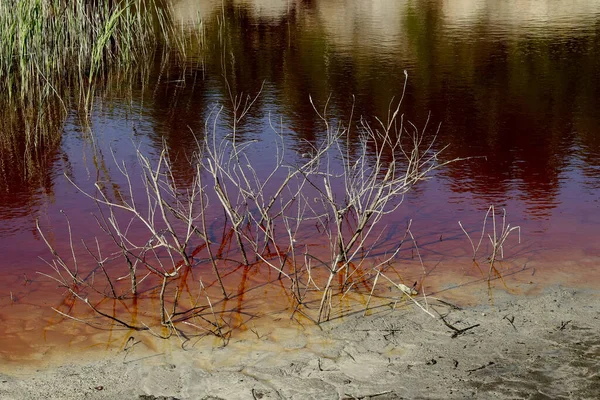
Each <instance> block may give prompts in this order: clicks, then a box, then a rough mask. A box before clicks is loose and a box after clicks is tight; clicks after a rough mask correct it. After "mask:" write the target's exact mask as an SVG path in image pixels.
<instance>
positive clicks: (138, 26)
mask: <svg viewBox="0 0 600 400" xmlns="http://www.w3.org/2000/svg"><path fill="white" fill-rule="evenodd" d="M155 10H156V6H155V5H154V2H153V1H152V0H127V1H109V0H107V1H88V0H73V1H66V0H5V1H2V2H1V3H0V90H2V91H3V92H5V93H7V94H8V97H9V98H11V99H12V98H17V99H19V100H21V101H27V100H30V99H36V100H39V99H41V98H43V97H44V96H46V95H47V94H49V93H54V94H60V93H62V91H61V89H62V88H63V87H65V86H69V85H73V84H78V83H85V84H89V83H90V80H91V79H93V78H94V77H95V76H97V75H99V74H100V73H102V72H103V71H106V70H107V69H108V68H111V67H113V66H118V67H119V68H128V67H130V66H131V65H134V64H135V63H138V62H140V61H141V60H144V59H147V58H148V57H149V56H150V55H151V54H152V52H153V51H154V46H153V45H152V44H153V43H155V42H156V39H157V36H158V35H157V33H158V32H159V31H158V30H157V26H156V24H155V19H156V18H155V17H153V16H155V15H156V11H155ZM30 101H31V100H30Z"/></svg>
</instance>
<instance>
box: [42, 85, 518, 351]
mask: <svg viewBox="0 0 600 400" xmlns="http://www.w3.org/2000/svg"><path fill="white" fill-rule="evenodd" d="M257 98H258V95H256V96H255V97H245V98H244V97H238V96H233V95H232V96H231V103H232V107H231V111H232V113H231V114H230V116H229V119H228V121H229V127H228V128H227V129H226V130H225V131H224V129H223V124H222V122H223V119H224V117H223V115H222V114H223V108H222V107H218V108H215V110H214V112H213V113H212V114H211V115H210V117H209V118H208V119H207V122H206V125H205V131H204V132H203V133H202V134H203V135H202V136H201V137H200V136H198V137H197V142H196V143H197V152H196V155H195V156H194V157H192V158H191V159H190V160H189V162H190V165H191V167H192V169H193V171H195V174H194V178H193V181H192V183H191V184H190V185H187V186H186V187H180V186H179V185H177V180H176V179H175V176H174V172H173V168H172V160H171V157H170V155H169V152H168V151H167V147H166V145H165V146H164V150H163V151H162V152H161V153H160V155H159V156H158V157H157V159H155V160H151V159H150V158H149V157H148V156H145V155H143V154H142V152H141V151H139V150H138V151H137V157H138V160H137V161H138V162H137V165H138V167H135V168H139V173H133V172H132V171H133V168H134V167H132V166H131V165H126V164H125V163H118V162H117V160H116V159H115V163H116V164H117V167H118V171H119V173H120V174H121V175H122V177H123V179H124V181H125V182H126V184H125V185H124V188H121V189H114V190H112V191H110V190H108V189H107V187H106V186H105V185H103V184H102V182H97V183H96V185H95V191H92V192H90V191H88V192H86V191H85V190H84V189H83V188H82V187H80V186H79V185H78V184H77V183H76V182H74V181H73V180H71V182H72V183H73V185H75V186H76V187H77V188H78V189H79V190H80V191H81V192H83V193H84V194H85V195H86V196H88V197H89V198H91V199H92V200H93V201H95V202H96V204H97V208H98V212H97V214H96V216H95V218H96V221H97V224H98V226H99V227H100V229H101V230H102V231H103V233H104V234H105V237H106V238H108V239H109V242H110V243H111V244H112V247H110V249H105V248H103V247H104V246H106V244H104V245H101V243H100V241H98V239H96V240H95V242H94V245H93V246H90V245H89V244H87V243H85V242H84V243H83V249H84V250H85V252H86V253H87V259H91V260H93V263H94V264H95V265H96V268H92V269H91V270H90V268H84V267H83V266H82V265H81V263H80V261H79V260H80V258H79V257H77V251H76V246H75V243H74V242H73V240H72V234H71V231H70V225H69V240H70V246H69V248H70V254H69V255H68V257H66V258H65V256H63V255H62V254H60V253H59V252H58V251H57V250H56V249H55V248H54V247H53V246H52V245H51V243H50V241H49V240H46V237H45V236H44V235H43V233H42V229H40V227H39V226H38V230H39V231H40V233H41V234H42V237H43V238H44V240H45V242H46V244H47V245H48V247H49V248H50V250H51V252H52V254H53V257H54V258H53V260H52V261H51V262H49V264H50V266H51V267H52V268H53V270H54V272H55V274H54V275H53V276H52V278H53V279H55V280H56V281H58V282H59V283H60V284H61V286H63V287H65V288H66V289H67V291H68V293H69V295H70V296H71V297H72V299H73V301H76V300H78V301H80V302H82V303H83V304H85V305H86V306H88V307H89V308H90V309H91V310H92V311H93V312H94V313H95V314H97V315H99V316H101V317H103V318H108V319H110V320H111V322H114V323H117V324H120V325H122V326H124V327H126V328H128V329H139V330H151V328H152V321H151V320H146V321H145V322H144V321H141V320H140V321H138V320H136V319H131V320H128V319H126V318H125V317H123V316H119V315H115V314H114V313H112V314H111V313H110V312H107V311H106V310H105V308H104V304H103V303H105V302H107V299H111V300H112V301H113V302H124V301H125V299H129V298H133V299H136V298H139V297H140V296H148V297H153V298H155V299H158V303H159V306H158V308H159V313H158V314H159V315H158V316H157V317H156V320H157V321H160V325H162V327H164V328H165V329H166V330H167V331H166V333H164V332H163V333H157V335H159V336H170V335H172V334H176V335H178V336H179V337H181V338H186V337H188V336H189V335H190V332H189V329H194V330H196V331H201V332H205V333H211V334H214V335H217V336H219V337H221V338H222V339H223V340H224V341H225V342H226V340H227V337H228V335H229V332H230V331H231V329H232V328H233V327H231V326H228V324H227V323H225V321H224V319H223V312H217V311H216V310H215V304H216V303H221V304H223V303H224V302H225V301H226V299H228V298H230V297H231V293H229V292H228V287H227V285H226V284H225V283H224V282H223V277H224V276H225V275H227V274H228V273H229V272H228V271H230V270H231V268H230V267H231V266H232V265H233V266H243V267H244V268H263V267H268V268H271V269H272V270H273V271H275V272H276V273H277V279H278V280H281V282H282V283H284V286H285V287H286V288H287V290H288V292H289V294H290V297H291V298H292V299H293V303H294V304H295V306H294V308H293V311H292V315H294V314H295V313H296V312H299V313H302V314H303V315H305V316H307V317H309V318H311V319H312V320H313V321H314V322H316V323H321V322H322V321H326V320H328V319H330V318H331V311H332V309H333V307H334V306H333V302H334V298H336V297H341V298H343V297H344V296H346V295H347V294H348V293H350V292H352V291H353V290H358V286H360V284H364V285H363V286H365V287H366V288H367V293H369V302H370V301H371V298H372V297H373V295H374V291H375V286H376V284H377V282H378V281H381V280H380V279H379V278H380V277H381V278H384V279H385V280H386V281H388V282H389V283H391V284H392V285H393V287H396V288H397V289H399V291H400V293H401V294H402V296H407V297H409V298H410V299H412V300H413V301H414V302H415V303H416V304H417V305H419V307H421V308H423V309H424V310H425V311H427V301H426V298H425V305H424V306H423V305H422V304H421V303H420V302H418V301H416V300H415V298H414V297H413V296H415V295H416V294H417V291H416V289H415V286H413V287H412V288H411V287H408V286H406V285H404V284H403V283H399V282H394V281H393V280H392V279H391V278H390V276H391V275H389V274H388V273H387V268H388V266H389V265H390V264H391V263H392V262H393V261H394V260H395V259H396V258H397V256H398V254H399V252H400V250H401V247H402V246H403V244H404V242H405V240H410V241H411V242H412V243H413V245H414V246H415V247H416V241H415V238H414V236H413V234H412V232H411V231H410V224H409V225H408V227H407V229H406V231H405V233H404V237H403V238H401V240H396V239H394V240H396V241H395V242H394V243H395V244H393V245H391V246H390V245H389V242H386V243H385V244H384V240H383V239H382V238H383V237H384V232H386V229H387V226H386V224H385V217H386V216H387V215H389V214H391V213H393V212H395V211H396V210H397V209H398V207H400V205H401V204H402V202H403V199H404V196H405V194H406V193H407V192H409V191H410V190H411V188H412V187H413V186H414V185H415V184H417V183H419V182H421V181H423V180H425V179H427V178H428V176H429V174H430V173H431V172H432V171H433V170H435V169H437V168H440V167H441V166H443V165H445V164H447V163H448V162H450V161H440V160H439V158H438V156H439V154H440V152H441V151H443V149H441V150H435V149H434V141H435V136H434V137H433V139H430V140H427V139H426V137H427V135H426V133H425V131H426V129H427V124H426V125H425V127H424V128H423V129H418V128H417V127H416V126H415V125H413V124H412V123H410V122H406V121H405V120H404V118H403V116H402V115H401V113H400V105H401V103H402V99H400V101H398V103H397V104H396V105H394V106H393V107H390V112H389V115H388V117H387V118H386V119H385V120H381V119H377V120H376V123H375V124H370V123H368V122H367V121H366V120H365V119H362V118H361V119H360V120H359V123H358V124H356V132H355V131H354V130H351V129H350V127H352V126H353V121H352V119H353V118H352V117H351V118H350V122H349V123H348V126H347V127H345V126H343V125H342V124H341V123H339V122H337V123H333V122H332V121H333V119H331V118H330V116H329V115H328V108H327V104H325V106H324V107H323V108H322V109H318V108H317V107H316V106H315V105H314V103H313V107H314V109H315V112H316V113H317V115H318V116H319V118H320V120H321V121H322V123H323V126H324V128H325V129H324V132H323V134H322V135H321V137H320V139H318V140H316V141H315V142H311V143H306V146H307V148H309V149H310V150H309V151H307V152H305V153H303V154H296V153H288V152H289V150H288V149H287V148H286V139H285V136H284V134H283V124H280V125H281V126H280V127H276V125H275V124H274V123H272V124H271V128H272V133H273V135H272V136H274V138H275V140H274V142H275V145H274V152H273V154H274V156H273V157H272V159H270V160H267V161H266V164H265V165H267V166H264V165H262V164H261V167H260V168H259V167H257V166H256V165H255V163H254V162H253V157H252V155H253V152H255V151H257V149H259V148H260V147H259V146H260V145H259V144H258V143H257V141H255V140H248V139H246V138H243V137H241V134H240V131H239V126H240V124H241V122H242V121H243V119H244V118H245V116H246V115H247V114H248V112H249V110H250V107H252V105H253V104H254V103H255V102H256V101H257ZM311 103H312V99H311ZM140 187H141V188H143V190H139V188H140ZM215 209H220V210H222V215H223V216H222V217H221V218H220V219H219V220H218V223H217V224H218V226H220V227H221V228H222V234H221V236H220V238H219V239H216V238H218V237H219V236H218V235H216V234H215V228H214V227H215V223H214V222H213V221H214V218H212V217H213V216H214V213H215ZM209 215H210V216H211V217H210V219H209ZM494 223H495V221H494ZM67 224H68V219H67ZM512 229H515V228H509V230H508V233H510V231H511V230H512ZM508 233H505V232H504V231H503V233H502V234H501V235H499V236H496V235H495V236H494V237H493V238H491V240H493V243H495V248H497V250H498V251H501V249H502V244H503V243H504V240H506V236H508ZM398 239H400V238H398ZM324 244H325V245H324ZM384 246H386V247H385V248H384ZM323 254H325V255H323ZM496 254H497V251H495V252H494V254H493V257H494V258H495V257H496ZM419 260H420V262H421V265H423V263H422V260H421V259H420V254H419ZM201 264H206V265H210V266H211V274H212V275H211V276H210V277H208V276H207V275H206V272H207V271H206V269H204V268H201V267H199V266H200V265H201ZM492 265H493V261H492ZM423 268H424V267H423ZM125 271H126V272H125ZM123 272H125V274H123ZM119 274H120V275H119ZM96 275H98V276H101V277H102V279H99V278H98V277H97V276H96ZM190 279H191V280H193V281H194V282H196V283H195V287H196V288H197V289H195V290H197V293H195V294H193V293H192V292H191V289H190V286H189V285H188V281H189V280H190ZM203 280H204V281H208V280H210V281H211V282H213V283H211V285H209V286H211V287H218V288H219V291H220V298H217V299H215V298H214V295H215V294H214V290H213V291H212V292H211V291H209V290H208V289H207V287H206V286H205V285H204V283H203ZM125 281H128V282H129V284H128V285H125V284H124V282H125ZM99 282H104V283H105V285H106V286H105V288H104V289H98V287H99V285H100V283H99ZM92 297H93V298H94V299H95V300H94V301H92V300H91V298H92ZM98 298H99V300H97V299H98ZM184 303H185V304H184ZM368 307H369V305H368V304H367V308H368ZM59 312H60V313H61V314H63V315H65V316H71V314H72V313H70V312H69V311H68V310H67V311H66V312H62V311H59ZM94 323H95V322H94ZM152 332H154V331H152Z"/></svg>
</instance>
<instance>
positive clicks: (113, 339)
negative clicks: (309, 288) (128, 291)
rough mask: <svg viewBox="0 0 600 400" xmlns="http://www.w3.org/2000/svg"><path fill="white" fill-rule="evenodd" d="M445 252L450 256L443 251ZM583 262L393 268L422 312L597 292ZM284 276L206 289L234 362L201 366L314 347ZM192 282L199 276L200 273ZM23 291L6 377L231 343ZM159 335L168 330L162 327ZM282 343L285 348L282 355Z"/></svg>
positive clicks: (550, 258) (129, 310)
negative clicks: (181, 334) (431, 306)
mask: <svg viewBox="0 0 600 400" xmlns="http://www.w3.org/2000/svg"><path fill="white" fill-rule="evenodd" d="M447 245H448V246H449V247H451V246H452V245H453V244H452V243H451V242H450V241H448V243H447ZM444 246H445V245H444V244H443V242H441V243H440V248H441V249H443V247H444ZM461 253H462V251H461ZM439 254H446V253H445V250H444V251H440V253H439ZM584 256H585V252H584V251H581V252H574V253H573V255H572V257H577V259H578V260H579V261H577V262H573V261H570V260H569V255H567V254H565V253H564V252H556V253H549V254H547V255H546V256H545V257H540V255H537V256H536V259H535V260H528V259H527V257H522V256H521V257H516V258H515V259H512V260H510V262H509V261H505V262H499V263H498V264H497V265H496V269H497V274H496V275H495V277H496V279H494V280H493V281H491V282H489V283H488V282H487V274H488V268H489V267H488V265H487V264H483V263H480V264H476V263H473V261H472V260H470V259H469V257H468V256H466V255H465V254H462V256H461V259H462V260H464V261H463V262H453V261H455V260H456V258H453V259H451V260H448V259H447V258H446V256H444V257H440V258H439V259H435V257H433V256H432V255H430V257H429V260H428V262H426V264H425V271H426V275H425V276H424V275H423V270H422V266H421V265H420V264H419V263H418V262H417V261H416V260H414V259H404V260H400V261H399V262H398V265H397V266H396V268H394V269H395V270H396V274H395V275H393V276H394V279H397V280H398V282H399V283H400V282H404V283H405V284H407V285H411V284H412V282H413V281H414V282H416V283H417V287H418V288H419V289H420V295H419V296H416V299H417V300H418V301H419V302H420V303H421V304H423V305H425V301H427V302H428V303H433V302H435V301H437V299H441V300H443V301H447V302H450V303H453V304H456V305H460V306H475V305H478V304H493V303H494V301H495V297H496V295H497V294H498V293H509V294H512V295H515V296H530V295H539V294H540V293H542V292H543V291H544V290H545V289H546V288H548V287H551V286H553V285H556V284H561V285H564V286H567V287H582V288H590V287H591V288H593V287H597V285H596V284H597V282H596V281H597V278H596V274H595V271H596V270H597V265H598V262H597V258H596V257H594V256H592V257H584ZM315 273H317V274H318V273H319V272H318V271H317V272H315ZM391 273H392V272H390V273H389V274H390V275H391ZM277 275H278V273H277V272H276V271H274V270H272V269H270V268H266V266H264V265H262V266H250V267H247V266H240V267H237V268H234V269H233V270H232V271H231V272H230V273H229V274H225V284H226V287H227V291H228V293H231V294H232V297H231V298H230V299H228V300H219V293H218V288H217V287H216V286H215V284H214V282H213V283H212V284H210V285H208V287H209V290H208V291H209V293H210V294H211V296H214V297H212V298H213V306H214V310H215V313H216V315H218V318H220V319H222V320H223V321H224V322H225V323H226V326H227V327H229V328H231V330H232V332H231V337H230V340H229V341H228V346H225V348H226V349H227V350H222V351H220V353H219V354H221V355H222V356H223V355H226V356H227V357H225V358H223V359H219V360H216V359H214V360H210V362H208V361H207V362H205V363H201V364H202V365H201V368H204V369H206V368H218V367H219V366H222V367H225V366H232V365H235V362H236V360H237V359H239V358H241V357H245V356H246V355H247V354H249V353H261V352H267V353H268V354H276V353H277V352H279V351H284V350H283V349H284V348H285V349H288V348H289V347H290V346H291V347H294V346H293V345H292V343H293V342H296V346H297V347H305V346H310V345H311V344H310V343H308V342H307V340H308V341H309V339H307V338H309V337H310V336H311V335H310V332H312V331H315V330H318V327H317V326H316V325H315V324H314V322H313V321H311V320H309V319H308V318H306V317H304V316H303V315H302V314H301V313H295V314H294V318H290V317H291V316H292V310H293V307H294V301H293V299H292V296H291V294H290V292H289V282H288V281H286V279H285V278H282V279H277V278H278V277H277ZM190 276H191V277H193V276H194V274H193V272H192V274H191V275H190ZM194 279H197V278H194ZM194 279H189V280H188V281H187V282H186V284H185V285H184V286H185V290H186V291H187V292H188V293H187V295H186V296H184V297H182V300H181V303H180V304H181V307H182V308H185V304H184V302H185V301H191V299H192V298H193V297H194V296H196V295H197V293H198V290H199V289H198V286H197V280H194ZM23 284H24V285H27V286H26V287H25V288H24V290H23V291H21V292H19V293H18V294H16V295H13V298H12V299H10V298H8V297H4V298H3V299H2V300H1V302H2V303H3V304H1V307H0V343H2V347H1V348H0V360H1V361H2V362H1V363H0V365H2V367H1V370H0V372H2V373H15V372H17V373H18V371H21V372H23V373H26V371H32V370H36V369H39V368H47V367H52V366H57V365H62V364H65V363H69V362H72V361H73V355H74V354H76V355H77V359H79V360H81V361H86V360H87V361H91V360H99V359H103V358H106V357H115V356H118V357H121V356H123V357H125V356H126V354H127V353H126V352H124V349H126V348H127V347H128V346H129V345H131V342H130V340H134V341H135V343H138V345H137V346H138V347H137V348H138V349H141V348H144V349H145V352H146V353H147V354H153V353H154V354H159V353H160V354H162V353H164V352H165V351H171V350H172V349H176V348H199V347H200V348H205V347H208V348H211V347H214V348H220V347H223V344H224V343H223V340H222V339H221V338H218V337H215V336H208V337H191V338H190V340H189V341H187V340H183V339H182V338H177V337H176V336H172V337H171V338H170V339H168V340H165V339H159V338H157V337H155V336H153V335H152V333H150V332H148V331H145V332H138V331H134V330H131V329H126V328H124V327H122V326H119V325H118V324H115V323H112V322H111V321H108V320H107V319H105V318H102V317H101V316H98V315H94V313H93V312H91V311H90V310H89V308H86V307H85V306H84V305H83V304H81V302H79V303H77V304H76V305H75V307H73V308H71V307H70V305H71V303H70V300H69V299H68V296H67V297H66V298H65V297H63V296H64V295H65V290H64V288H63V289H61V288H57V286H56V283H55V282H53V281H51V280H49V279H41V278H36V280H35V282H28V283H23ZM371 284H372V277H371V279H370V280H368V281H364V282H363V283H362V284H361V283H360V282H359V284H358V285H357V286H360V285H362V287H359V288H358V290H356V293H353V294H349V295H347V296H345V297H343V299H341V300H340V297H342V296H338V297H337V298H334V310H333V313H332V319H333V324H338V323H343V322H344V320H345V317H344V315H347V316H351V317H353V318H354V317H355V314H356V313H362V312H364V309H365V305H366V302H367V299H368V297H369V293H370V290H371V288H372V286H371ZM181 287H183V286H181ZM423 293H425V294H426V296H425V297H423V296H422V294H423ZM317 294H318V295H320V293H317ZM375 295H376V296H375V297H374V298H373V300H372V301H371V303H370V307H369V308H370V309H371V311H369V312H368V313H367V314H371V313H376V312H378V311H381V309H382V307H383V308H388V309H389V307H405V306H407V305H410V304H411V302H410V301H409V300H408V299H407V298H406V296H403V295H402V293H400V292H399V291H398V290H397V289H396V288H394V287H393V286H392V285H391V284H389V283H381V282H380V283H379V284H378V286H377V288H376V291H375ZM200 297H201V296H200ZM319 298H320V297H318V296H316V297H314V298H312V299H311V301H310V302H309V306H308V308H305V309H304V312H306V313H307V314H308V315H312V317H313V318H315V317H316V312H317V309H318V300H319ZM111 302H112V303H111ZM52 307H54V308H56V309H58V310H60V311H61V312H64V313H66V314H69V315H71V316H73V317H74V318H78V319H81V320H86V321H91V322H93V323H101V324H103V328H102V329H98V328H94V327H92V326H89V325H87V324H85V323H83V322H80V321H76V320H71V319H68V318H66V317H64V316H62V315H60V314H58V313H57V312H55V311H53V310H52ZM102 307H103V310H104V311H105V312H106V311H107V310H110V311H111V312H112V313H114V315H116V316H119V317H121V318H122V319H123V320H126V321H133V322H138V321H143V320H145V321H146V322H147V321H152V320H154V321H155V324H156V321H157V320H156V319H157V316H158V301H157V299H156V293H155V292H149V293H148V294H146V295H144V296H143V297H142V298H139V299H137V300H134V299H126V300H121V301H115V300H110V302H109V300H108V299H107V300H104V301H103V304H102ZM167 308H169V305H167ZM149 316H150V317H149ZM157 325H158V326H159V324H157ZM153 329H154V330H156V329H159V330H160V328H156V325H155V327H154V328H153ZM158 333H160V332H158ZM163 333H164V332H163ZM198 333H201V332H198ZM130 338H134V339H130ZM264 338H269V340H268V341H267V342H264V343H268V344H262V343H263V340H262V339H264ZM319 340H320V339H319ZM234 343H235V344H234ZM282 343H285V345H282ZM232 344H233V345H232ZM280 345H281V346H282V347H281V348H279V347H278V346H280ZM320 345H325V344H320ZM169 349H171V350H169ZM285 351H287V350H285Z"/></svg>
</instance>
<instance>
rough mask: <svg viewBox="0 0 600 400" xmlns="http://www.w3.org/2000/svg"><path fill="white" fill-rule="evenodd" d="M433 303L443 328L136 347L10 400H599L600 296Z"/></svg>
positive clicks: (415, 317) (385, 312)
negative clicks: (473, 399) (477, 302)
mask: <svg viewBox="0 0 600 400" xmlns="http://www.w3.org/2000/svg"><path fill="white" fill-rule="evenodd" d="M482 286H483V285H482ZM471 290H473V291H477V290H479V292H480V293H478V294H479V295H480V297H483V298H485V297H487V293H486V292H487V291H486V290H485V289H483V288H480V289H471ZM476 294H477V293H476ZM447 298H449V297H447ZM422 300H423V299H422V298H421V302H422ZM428 303H429V309H430V311H431V312H432V313H433V314H434V315H435V318H433V317H431V316H429V315H428V314H426V313H425V312H423V311H422V310H420V309H419V308H418V307H416V306H414V305H412V306H411V305H408V304H405V305H399V306H398V307H396V308H395V309H392V307H390V306H380V307H378V308H377V309H375V310H371V311H370V312H369V313H368V314H369V315H367V316H364V315H363V313H362V312H357V313H355V314H353V315H350V316H347V317H344V318H343V320H341V319H338V320H336V321H332V322H328V323H325V324H323V326H322V327H321V329H320V328H318V327H315V326H308V325H306V326H304V327H302V326H300V325H298V324H295V325H294V326H292V325H290V326H289V327H287V328H286V327H284V326H282V325H281V324H279V325H277V324H275V325H271V324H268V323H265V324H257V325H256V326H255V328H254V329H250V330H247V331H245V332H240V333H239V334H237V335H234V336H233V338H232V339H231V340H230V342H229V344H228V345H227V346H226V347H222V346H219V343H218V342H214V341H213V340H212V339H203V340H201V341H199V342H196V343H188V344H187V345H186V346H185V350H183V349H182V348H181V346H180V344H179V343H178V342H177V339H175V340H170V341H158V342H155V344H151V342H147V341H143V340H140V341H139V342H137V340H136V342H137V344H136V345H134V346H128V347H127V350H124V349H123V348H115V349H112V350H110V351H108V352H106V353H104V354H103V355H102V357H101V358H96V359H92V358H90V359H88V360H87V361H83V360H82V361H80V362H78V363H73V361H72V360H71V361H69V360H68V359H65V360H62V361H61V363H62V365H55V366H52V367H48V368H44V369H38V370H36V369H35V368H33V369H32V368H25V367H23V368H13V369H12V370H11V371H4V373H3V374H2V375H0V399H82V398H86V399H116V398H118V399H402V398H406V399H419V398H423V399H448V398H450V399H463V398H498V399H559V398H571V399H597V398H599V397H600V372H599V371H600V295H599V294H598V293H597V292H596V291H594V290H592V289H581V288H579V289H574V288H567V287H561V286H556V285H555V286H552V287H549V288H546V289H544V290H543V291H542V292H541V293H540V292H538V293H536V294H534V295H525V294H520V295H515V294H510V293H508V292H506V291H504V290H495V291H494V292H493V301H490V300H489V299H488V300H487V301H484V302H483V303H481V304H479V305H475V306H468V305H467V306H464V305H458V304H460V302H458V304H453V303H452V301H447V302H441V301H438V300H436V299H434V298H432V297H429V298H428ZM156 343H158V344H156Z"/></svg>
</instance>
